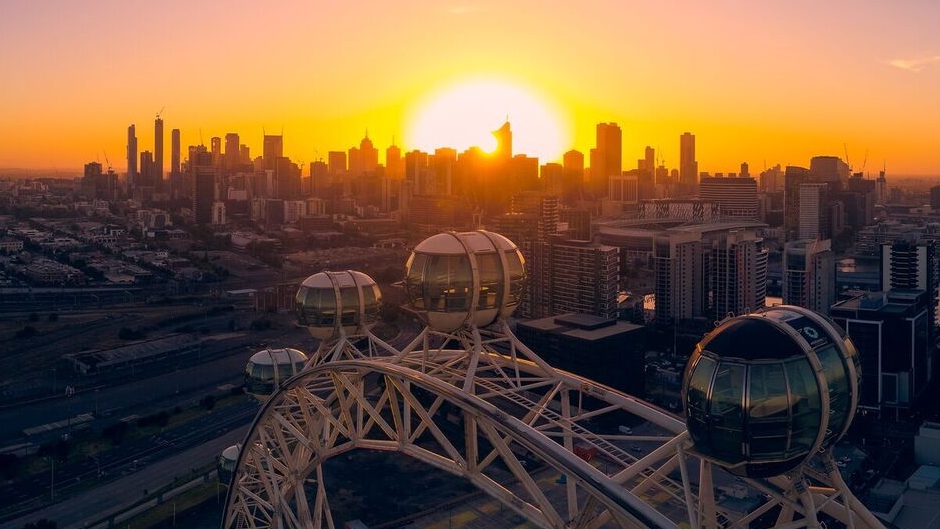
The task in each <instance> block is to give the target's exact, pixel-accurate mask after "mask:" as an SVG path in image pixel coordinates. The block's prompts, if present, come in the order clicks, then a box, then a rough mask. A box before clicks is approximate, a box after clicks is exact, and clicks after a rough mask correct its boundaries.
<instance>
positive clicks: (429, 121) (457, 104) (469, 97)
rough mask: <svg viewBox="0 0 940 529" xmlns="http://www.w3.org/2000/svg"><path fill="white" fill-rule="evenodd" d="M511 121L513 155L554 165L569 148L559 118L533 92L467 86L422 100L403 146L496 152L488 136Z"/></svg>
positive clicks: (491, 84) (501, 85) (496, 84)
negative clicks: (528, 157) (476, 149)
mask: <svg viewBox="0 0 940 529" xmlns="http://www.w3.org/2000/svg"><path fill="white" fill-rule="evenodd" d="M506 119H509V122H510V124H511V125H512V131H513V152H514V153H516V154H527V155H529V156H537V157H538V158H539V160H540V161H542V162H551V161H556V160H558V159H559V158H560V157H561V154H562V152H564V150H565V148H566V147H568V146H569V143H570V137H569V134H568V131H567V126H566V124H564V122H563V119H562V118H560V117H559V116H558V112H557V111H555V110H554V109H553V108H551V106H550V105H549V104H548V103H546V102H545V101H544V100H542V98H540V97H539V96H538V95H536V94H535V93H534V92H533V91H531V90H528V89H523V88H521V87H518V86H515V85H512V84H509V83H506V82H502V81H492V80H487V81H470V82H465V83H459V84H454V85H450V86H447V87H445V88H443V89H441V90H438V91H437V92H435V93H434V94H432V95H430V96H429V97H427V98H425V99H423V102H422V104H420V105H419V106H418V107H417V108H416V110H414V111H413V112H412V113H411V116H410V119H409V120H408V129H407V131H406V135H407V137H406V138H405V139H406V144H407V145H409V146H410V147H414V148H418V149H421V150H425V151H433V150H434V149H435V148H437V147H452V148H455V149H457V150H464V149H466V148H468V147H471V146H477V147H480V148H481V149H483V150H484V151H487V152H491V151H492V150H493V149H494V148H495V147H496V140H495V138H494V137H493V135H492V131H494V130H496V129H498V128H499V127H500V126H501V125H502V124H503V123H504V122H505V121H506Z"/></svg>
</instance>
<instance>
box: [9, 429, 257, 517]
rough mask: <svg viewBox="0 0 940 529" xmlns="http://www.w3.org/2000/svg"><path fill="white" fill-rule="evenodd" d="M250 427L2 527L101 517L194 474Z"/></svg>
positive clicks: (233, 431)
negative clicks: (192, 470) (193, 470)
mask: <svg viewBox="0 0 940 529" xmlns="http://www.w3.org/2000/svg"><path fill="white" fill-rule="evenodd" d="M247 431H248V425H247V424H243V425H242V426H239V427H237V428H233V429H231V430H230V431H228V432H225V433H223V434H221V435H218V436H216V437H213V438H212V439H210V440H206V441H203V442H201V443H199V444H198V445H196V446H194V447H192V448H189V449H187V450H185V451H182V452H180V453H178V454H176V455H173V456H171V457H168V458H166V459H162V460H158V461H155V462H153V463H152V464H149V465H147V466H145V467H143V468H141V469H139V470H137V471H134V472H129V473H127V474H126V475H124V476H122V477H121V478H119V479H116V480H114V481H111V482H109V483H106V484H104V485H102V486H100V487H95V488H93V489H91V490H89V491H87V492H84V493H81V494H79V495H76V496H73V497H71V498H69V499H67V500H64V501H62V502H59V503H56V504H54V505H51V506H48V507H45V508H43V509H40V510H38V511H35V512H33V513H31V514H29V515H26V516H21V517H18V518H15V519H13V520H9V521H7V522H5V523H2V524H0V529H21V528H22V527H23V526H24V525H25V524H27V523H29V522H34V521H36V520H40V519H43V518H45V519H48V520H54V521H56V522H57V523H58V525H59V527H60V528H62V529H79V528H82V527H86V526H88V525H90V524H93V523H96V522H98V521H101V520H103V519H105V518H107V517H108V516H111V515H112V514H114V513H116V512H120V511H122V510H124V509H126V508H127V507H129V506H131V505H133V504H134V503H136V502H138V501H140V500H141V499H142V498H143V497H144V496H145V492H144V491H148V492H149V491H152V490H155V489H158V488H160V487H162V486H165V485H168V484H170V483H172V482H173V480H174V479H175V478H188V477H190V469H192V468H200V467H202V466H204V465H206V464H207V463H210V462H212V461H214V460H215V459H216V458H217V457H218V455H219V454H220V453H221V452H222V450H223V449H225V447H227V446H231V445H233V444H235V443H238V442H240V441H241V440H242V439H243V438H244V436H245V433H246V432H247Z"/></svg>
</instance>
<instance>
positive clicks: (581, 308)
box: [523, 236, 620, 318]
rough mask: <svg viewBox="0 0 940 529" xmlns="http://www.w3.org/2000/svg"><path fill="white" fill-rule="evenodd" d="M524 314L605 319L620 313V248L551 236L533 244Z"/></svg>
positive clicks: (527, 260) (528, 265) (527, 259)
mask: <svg viewBox="0 0 940 529" xmlns="http://www.w3.org/2000/svg"><path fill="white" fill-rule="evenodd" d="M531 256H532V260H531V263H530V262H529V258H528V257H527V258H526V265H527V267H528V268H529V270H530V272H529V279H530V284H529V290H531V292H529V293H527V294H526V301H529V303H524V304H523V305H524V306H523V313H528V315H529V316H530V317H545V316H553V315H556V314H564V313H568V312H574V313H577V314H592V315H594V316H600V317H602V318H616V317H617V313H618V308H617V294H618V292H619V276H618V271H619V269H620V249H619V248H617V247H614V246H607V245H602V244H596V243H593V242H591V241H573V240H565V239H563V238H561V237H557V236H556V237H549V238H548V240H545V241H538V242H535V243H533V244H532V250H531Z"/></svg>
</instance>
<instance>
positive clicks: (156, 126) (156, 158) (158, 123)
mask: <svg viewBox="0 0 940 529" xmlns="http://www.w3.org/2000/svg"><path fill="white" fill-rule="evenodd" d="M163 159H164V158H163V120H162V119H161V118H160V115H159V114H157V119H155V120H154V121H153V185H154V186H156V187H161V186H162V185H163Z"/></svg>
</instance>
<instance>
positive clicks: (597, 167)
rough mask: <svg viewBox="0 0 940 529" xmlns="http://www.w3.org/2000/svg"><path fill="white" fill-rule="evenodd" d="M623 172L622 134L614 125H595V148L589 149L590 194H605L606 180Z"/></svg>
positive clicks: (600, 195) (601, 195)
mask: <svg viewBox="0 0 940 529" xmlns="http://www.w3.org/2000/svg"><path fill="white" fill-rule="evenodd" d="M622 172H623V134H622V132H621V131H620V126H619V125H617V124H616V123H598V124H597V146H596V147H595V148H593V149H591V192H592V193H594V197H595V198H600V197H603V196H605V195H606V194H607V189H608V185H607V183H608V179H609V178H610V177H611V176H620V174H621V173H622Z"/></svg>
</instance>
